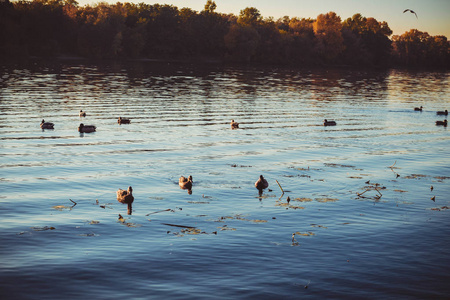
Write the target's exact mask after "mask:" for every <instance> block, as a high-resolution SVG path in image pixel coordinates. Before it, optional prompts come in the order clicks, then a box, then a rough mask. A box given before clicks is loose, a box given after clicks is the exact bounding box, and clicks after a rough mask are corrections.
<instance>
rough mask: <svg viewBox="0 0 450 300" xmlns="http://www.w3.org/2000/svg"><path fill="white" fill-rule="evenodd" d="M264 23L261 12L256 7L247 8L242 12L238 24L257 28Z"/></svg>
mask: <svg viewBox="0 0 450 300" xmlns="http://www.w3.org/2000/svg"><path fill="white" fill-rule="evenodd" d="M261 21H262V17H261V14H260V13H259V10H257V9H256V8H255V7H247V8H245V9H243V10H241V11H240V14H239V18H238V23H240V24H244V25H249V26H256V25H258V24H259V23H260V22H261Z"/></svg>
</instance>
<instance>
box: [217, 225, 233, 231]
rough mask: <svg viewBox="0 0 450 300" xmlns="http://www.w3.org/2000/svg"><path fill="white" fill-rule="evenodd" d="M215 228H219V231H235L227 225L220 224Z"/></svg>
mask: <svg viewBox="0 0 450 300" xmlns="http://www.w3.org/2000/svg"><path fill="white" fill-rule="evenodd" d="M217 228H218V229H220V230H221V231H223V230H230V231H236V228H232V227H228V226H222V227H217Z"/></svg>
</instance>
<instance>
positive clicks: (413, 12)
mask: <svg viewBox="0 0 450 300" xmlns="http://www.w3.org/2000/svg"><path fill="white" fill-rule="evenodd" d="M407 11H410V12H411V13H412V14H415V15H416V18H417V19H418V18H419V17H418V16H417V14H416V12H415V11H413V10H410V9H409V8H407V9H405V10H404V11H403V13H405V12H407Z"/></svg>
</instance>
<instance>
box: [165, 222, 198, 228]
mask: <svg viewBox="0 0 450 300" xmlns="http://www.w3.org/2000/svg"><path fill="white" fill-rule="evenodd" d="M161 224H163V225H167V226H173V227H181V228H195V227H192V226H184V225H177V224H169V223H161Z"/></svg>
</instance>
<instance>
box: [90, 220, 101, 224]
mask: <svg viewBox="0 0 450 300" xmlns="http://www.w3.org/2000/svg"><path fill="white" fill-rule="evenodd" d="M95 224H100V221H94V220H92V221H90V222H89V225H95Z"/></svg>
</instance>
